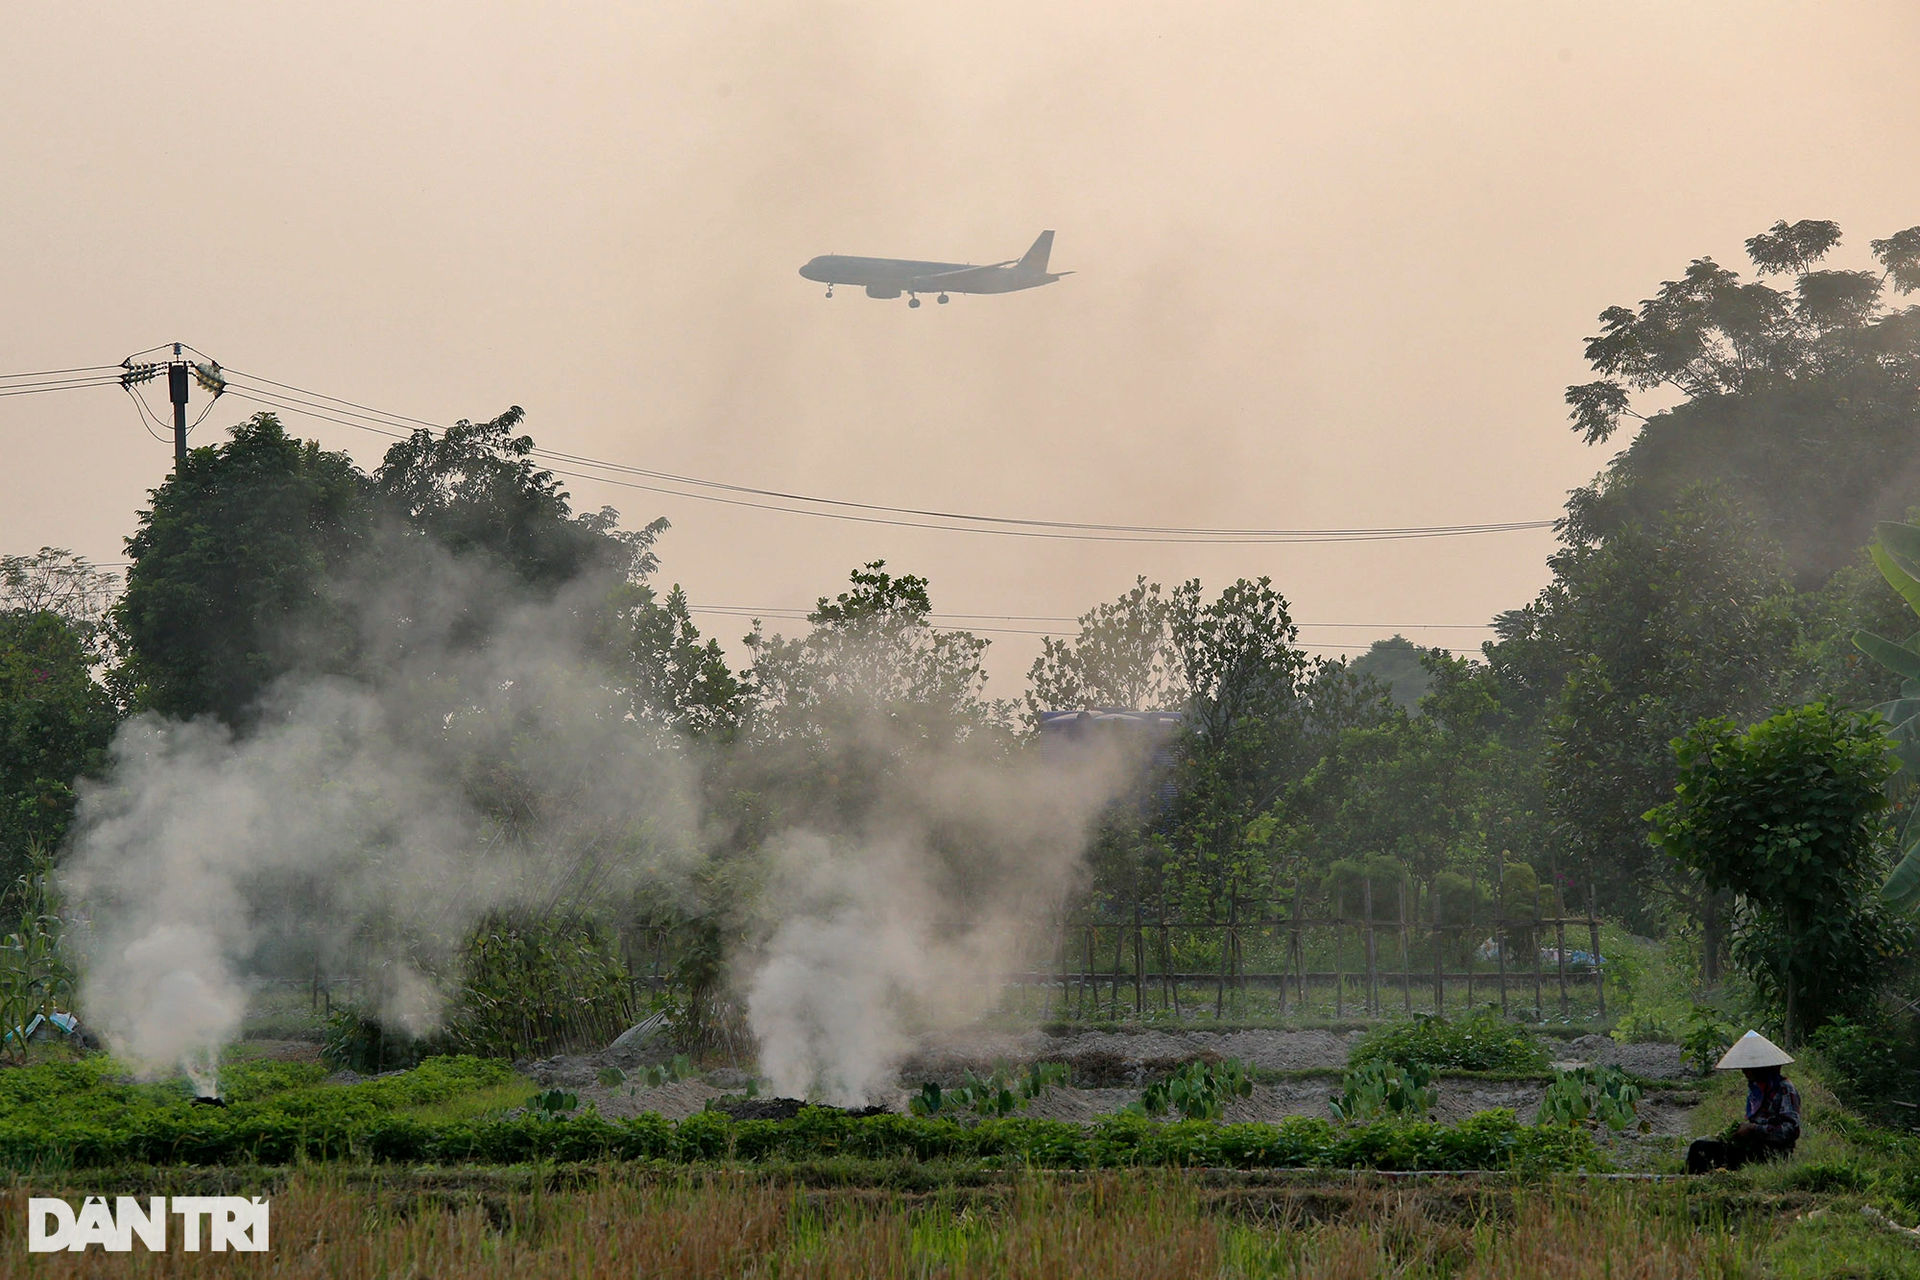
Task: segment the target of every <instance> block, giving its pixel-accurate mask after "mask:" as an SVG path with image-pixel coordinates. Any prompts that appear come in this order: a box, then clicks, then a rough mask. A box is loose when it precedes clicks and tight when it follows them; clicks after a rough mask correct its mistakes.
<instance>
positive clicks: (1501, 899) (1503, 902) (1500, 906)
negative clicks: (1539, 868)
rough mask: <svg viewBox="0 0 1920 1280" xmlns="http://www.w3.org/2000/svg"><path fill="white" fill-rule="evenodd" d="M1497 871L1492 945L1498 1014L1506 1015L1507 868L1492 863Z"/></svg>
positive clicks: (1494, 885) (1497, 863) (1494, 887)
mask: <svg viewBox="0 0 1920 1280" xmlns="http://www.w3.org/2000/svg"><path fill="white" fill-rule="evenodd" d="M1493 865H1494V869H1495V871H1497V872H1498V874H1497V875H1495V876H1494V880H1493V896H1494V903H1495V904H1496V905H1495V906H1494V912H1493V946H1494V952H1495V954H1496V955H1497V956H1498V957H1499V961H1500V1016H1501V1017H1503V1018H1504V1017H1506V1016H1507V869H1506V867H1505V865H1504V864H1503V863H1500V862H1496V863H1494V864H1493Z"/></svg>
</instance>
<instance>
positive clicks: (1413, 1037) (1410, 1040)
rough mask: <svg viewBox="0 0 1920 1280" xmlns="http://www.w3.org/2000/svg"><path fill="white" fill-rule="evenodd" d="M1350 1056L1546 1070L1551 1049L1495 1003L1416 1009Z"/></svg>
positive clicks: (1431, 1065) (1406, 1063)
mask: <svg viewBox="0 0 1920 1280" xmlns="http://www.w3.org/2000/svg"><path fill="white" fill-rule="evenodd" d="M1347 1062H1348V1064H1349V1065H1351V1066H1356V1067H1357V1066H1359V1065H1360V1064H1361V1063H1363V1062H1392V1063H1398V1064H1399V1065H1400V1066H1403V1067H1424V1068H1426V1069H1427V1070H1429V1071H1448V1070H1452V1071H1504V1072H1543V1071H1545V1070H1546V1069H1547V1065H1548V1063H1547V1051H1546V1050H1545V1049H1543V1048H1541V1047H1540V1043H1539V1041H1537V1040H1535V1039H1534V1038H1533V1035H1532V1033H1530V1032H1529V1031H1528V1030H1527V1029H1526V1028H1525V1027H1522V1026H1519V1025H1517V1024H1515V1023H1512V1022H1508V1021H1507V1020H1506V1019H1505V1018H1502V1017H1501V1016H1500V1015H1499V1013H1498V1012H1497V1011H1495V1010H1493V1009H1488V1008H1483V1009H1476V1010H1474V1011H1473V1012H1471V1013H1469V1014H1465V1015H1464V1016H1462V1017H1459V1018H1440V1017H1434V1016H1432V1015H1430V1014H1420V1015H1416V1016H1415V1017H1414V1019H1413V1020H1412V1021H1411V1022H1401V1023H1396V1024H1394V1025H1392V1026H1389V1027H1383V1028H1381V1029H1380V1030H1378V1031H1374V1032H1372V1033H1371V1034H1369V1035H1368V1036H1366V1038H1364V1039H1363V1040H1361V1041H1360V1043H1359V1044H1357V1045H1355V1046H1354V1047H1353V1052H1352V1053H1351V1054H1349V1055H1348V1057H1347Z"/></svg>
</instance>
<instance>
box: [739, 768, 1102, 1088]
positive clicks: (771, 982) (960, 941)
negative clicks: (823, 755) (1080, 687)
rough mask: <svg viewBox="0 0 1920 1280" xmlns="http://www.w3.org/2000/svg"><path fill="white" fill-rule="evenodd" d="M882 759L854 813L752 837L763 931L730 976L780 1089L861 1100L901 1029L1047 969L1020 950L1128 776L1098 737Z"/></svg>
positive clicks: (880, 1078)
mask: <svg viewBox="0 0 1920 1280" xmlns="http://www.w3.org/2000/svg"><path fill="white" fill-rule="evenodd" d="M895 755H896V758H897V762H898V768H897V772H895V773H893V774H892V775H891V776H890V777H888V778H887V780H886V781H885V782H883V783H882V784H881V785H880V787H879V789H878V793H877V794H876V795H875V796H874V797H873V799H872V803H871V807H870V809H869V810H868V812H867V813H866V814H864V815H863V816H862V818H861V819H860V820H858V821H856V822H853V823H850V824H848V825H847V826H846V827H845V828H843V829H842V830H841V831H839V832H837V833H833V834H829V833H826V832H822V831H818V830H806V829H800V830H791V831H788V832H785V833H783V834H781V835H780V836H778V837H776V838H775V839H774V840H773V841H772V842H771V843H770V845H769V846H768V861H769V884H768V892H767V902H768V908H769V909H768V916H767V921H766V928H765V932H764V935H763V936H764V940H763V941H762V943H761V945H760V946H759V948H758V949H757V950H756V952H755V953H754V954H752V955H751V956H750V957H748V959H747V965H746V967H747V970H748V972H747V974H746V976H745V978H744V981H743V985H744V987H745V990H746V997H747V1012H748V1018H749V1021H750V1023H751V1025H752V1028H753V1033H754V1037H755V1039H756V1041H757V1042H758V1043H759V1046H760V1052H761V1058H760V1065H761V1068H762V1070H763V1071H765V1072H766V1074H767V1075H768V1076H769V1077H771V1079H772V1081H773V1085H774V1087H775V1089H777V1090H778V1091H779V1092H781V1093H783V1094H787V1095H791V1096H800V1095H807V1096H817V1097H822V1098H824V1099H825V1100H827V1101H829V1102H834V1103H841V1104H858V1103H862V1102H868V1101H872V1100H873V1099H874V1098H875V1097H876V1096H878V1095H879V1094H880V1092H881V1091H883V1090H884V1089H885V1088H886V1087H887V1086H888V1085H889V1084H890V1083H891V1072H892V1069H893V1068H894V1067H895V1066H896V1065H897V1064H898V1061H899V1059H900V1058H901V1057H903V1056H904V1055H905V1054H906V1052H907V1051H908V1049H909V1048H910V1047H911V1045H912V1043H913V1039H914V1036H915V1033H917V1032H921V1031H925V1030H931V1029H938V1028H951V1027H956V1026H961V1025H965V1024H966V1023H969V1022H971V1021H973V1020H974V1019H975V1018H977V1017H978V1016H979V1015H980V1014H982V1013H984V1012H986V1011H987V1010H988V1009H989V1008H990V1007H991V1006H992V1005H993V1004H994V1002H995V1001H996V1000H997V999H998V998H999V996H1000V994H1001V991H1002V990H1003V985H1002V984H1003V983H1004V981H1005V979H1006V978H1007V976H1008V975H1009V974H1010V973H1012V972H1014V971H1015V970H1017V969H1020V968H1023V967H1026V966H1028V965H1030V964H1035V963H1040V964H1044V963H1046V961H1047V960H1048V957H1047V956H1046V955H1044V954H1041V953H1039V952H1038V951H1036V948H1037V947H1040V946H1043V945H1045V943H1046V942H1047V941H1048V940H1050V939H1051V936H1052V935H1051V929H1050V927H1049V926H1050V924H1051V922H1052V920H1053V918H1054V912H1055V911H1056V909H1057V908H1058V907H1059V906H1060V904H1061V902H1062V900H1063V899H1064V898H1065V897H1066V895H1067V893H1068V892H1069V891H1070V890H1071V889H1072V887H1073V885H1074V882H1075V879H1076V877H1077V875H1078V874H1079V871H1080V868H1081V856H1082V853H1083V852H1084V850H1085V848H1086V846H1087V840H1088V836H1089V833H1090V831H1091V828H1092V825H1093V822H1094V820H1095V818H1096V817H1097V816H1098V815H1099V813H1100V811H1101V809H1102V808H1103V807H1104V806H1105V804H1106V803H1107V802H1108V801H1109V800H1111V799H1112V798H1113V796H1114V795H1115V794H1116V793H1117V792H1118V791H1119V789H1120V788H1121V786H1122V785H1123V784H1124V782H1125V780H1126V778H1127V777H1128V776H1129V770H1128V755H1127V753H1125V752H1123V751H1120V750H1118V749H1116V747H1115V745H1114V744H1105V743H1102V744H1089V746H1088V747H1087V749H1086V750H1085V751H1084V753H1081V754H1078V755H1076V756H1074V757H1070V758H1067V759H1056V760H1050V761H1045V760H1043V761H1039V762H1036V761H1035V760H1034V759H1033V758H1032V757H1031V756H1025V755H1021V754H1018V753H1016V754H1014V755H1012V756H1007V755H1000V754H997V753H994V752H992V751H991V750H989V749H987V748H986V747H985V746H984V745H983V744H981V743H979V742H978V741H962V742H958V743H948V744H945V745H944V746H939V747H935V746H931V745H929V744H926V743H924V742H916V743H913V744H911V745H909V744H899V745H898V746H897V747H896V748H895ZM1036 765H1037V766H1038V767H1036ZM825 767H826V768H828V769H832V770H838V769H840V768H842V767H843V766H842V764H841V763H840V762H839V761H834V760H831V759H830V760H829V761H828V762H827V763H826V765H825Z"/></svg>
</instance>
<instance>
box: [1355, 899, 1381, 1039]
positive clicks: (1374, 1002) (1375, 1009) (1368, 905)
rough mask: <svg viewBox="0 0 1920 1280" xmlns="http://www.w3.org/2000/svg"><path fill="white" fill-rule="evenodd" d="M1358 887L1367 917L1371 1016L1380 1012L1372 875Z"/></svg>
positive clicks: (1368, 1007)
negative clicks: (1375, 953)
mask: <svg viewBox="0 0 1920 1280" xmlns="http://www.w3.org/2000/svg"><path fill="white" fill-rule="evenodd" d="M1360 888H1361V902H1360V906H1361V910H1363V911H1364V912H1365V913H1366V917H1367V923H1366V934H1367V937H1366V943H1367V1016H1368V1017H1372V1016H1373V1015H1375V1014H1377V1013H1379V1012H1380V988H1379V983H1378V975H1379V969H1378V967H1377V966H1376V964H1375V959H1376V957H1375V955H1374V949H1373V948H1374V937H1373V877H1372V876H1368V877H1366V878H1365V879H1364V880H1362V881H1361V882H1360Z"/></svg>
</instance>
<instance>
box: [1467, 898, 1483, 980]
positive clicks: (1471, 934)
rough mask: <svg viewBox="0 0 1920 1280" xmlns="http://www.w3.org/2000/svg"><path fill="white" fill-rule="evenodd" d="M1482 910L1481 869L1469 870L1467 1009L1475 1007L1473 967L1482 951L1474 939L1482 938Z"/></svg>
mask: <svg viewBox="0 0 1920 1280" xmlns="http://www.w3.org/2000/svg"><path fill="white" fill-rule="evenodd" d="M1479 910H1480V868H1479V867H1469V868H1467V1007H1468V1008H1469V1009H1471V1008H1472V1007H1473V965H1474V958H1475V956H1476V955H1477V954H1478V952H1479V950H1480V944H1479V943H1477V942H1475V941H1474V939H1475V938H1477V937H1479V936H1480V928H1479V925H1478V924H1477V923H1475V920H1476V917H1477V915H1478V914H1479Z"/></svg>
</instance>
